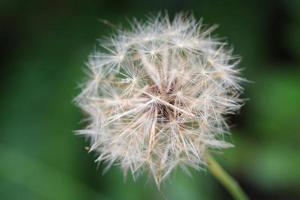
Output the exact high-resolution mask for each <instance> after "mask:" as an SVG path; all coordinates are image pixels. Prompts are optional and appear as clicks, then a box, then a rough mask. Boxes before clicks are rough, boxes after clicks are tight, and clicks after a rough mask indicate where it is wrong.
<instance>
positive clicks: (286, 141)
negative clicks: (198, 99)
mask: <svg viewBox="0 0 300 200" xmlns="http://www.w3.org/2000/svg"><path fill="white" fill-rule="evenodd" d="M160 10H169V13H170V14H171V15H173V14H174V13H175V12H177V11H182V10H188V11H193V13H194V15H195V16H196V17H197V18H200V17H203V18H204V22H205V23H207V24H215V23H216V24H219V25H220V27H219V28H218V30H217V31H216V36H221V37H223V36H226V38H225V39H226V40H227V41H228V42H229V43H230V44H234V48H235V52H236V54H239V55H241V57H242V62H241V66H242V67H243V68H245V70H244V72H243V74H244V75H245V76H246V77H247V78H248V79H249V80H251V81H252V83H250V84H246V85H245V87H246V90H245V94H244V98H246V99H248V100H247V102H246V105H245V106H244V107H243V109H242V110H241V112H240V114H239V115H238V116H234V117H231V118H230V121H231V124H232V125H233V127H232V133H233V134H232V136H231V138H230V140H232V142H233V143H234V144H235V148H232V149H228V150H226V151H225V152H224V155H217V156H218V159H219V160H220V161H221V163H222V164H223V165H224V166H225V168H226V169H228V171H229V172H230V173H231V174H232V175H233V176H235V177H236V178H237V179H238V181H239V182H240V183H241V185H242V187H243V188H244V189H245V190H246V192H247V193H248V194H249V196H250V197H251V199H300V170H299V169H300V156H299V150H300V66H299V64H300V37H299V35H300V1H297V0H294V1H293V0H291V1H284V0H274V1H271V0H269V1H259V0H254V1H238V0H228V1H217V0H215V1H209V0H197V1H196V0H194V1H193V0H186V1H181V0H166V1H161V0H152V1H135V0H124V1H112V0H111V1H104V0H102V1H96V0H91V1H78V0H77V1H70V0H52V1H49V0H43V1H37V0H28V1H20V0H2V1H1V2H0V23H1V28H0V41H1V46H0V52H1V53H0V58H1V59H0V60H1V73H0V81H1V84H0V90H1V99H0V105H1V108H2V109H1V115H0V128H1V129H0V130H1V133H0V134H1V135H0V136H1V140H0V199H22V200H26V199H51V200H52V199H64V200H68V199H72V200H76V199H98V200H100V199H103V200H104V199H109V200H120V199H124V200H125V199H128V200H135V199H136V200H140V199H144V200H147V199H151V200H153V199H170V200H171V199H172V200H177V199H178V200H181V199H187V200H196V199H207V200H209V199H230V196H229V195H228V194H227V192H226V191H225V190H224V189H223V188H222V187H221V186H220V185H219V183H217V181H215V179H214V178H213V177H211V175H210V174H209V173H207V172H205V171H203V172H196V171H194V170H191V176H187V175H186V174H184V173H183V172H181V171H180V170H178V171H176V172H175V173H173V174H172V175H171V177H170V179H169V180H168V181H167V182H166V183H164V185H163V187H162V189H161V191H158V190H157V189H156V188H155V185H154V184H153V181H152V180H151V179H149V178H148V177H147V176H146V175H145V176H142V177H140V178H139V179H138V180H137V181H136V182H134V181H133V180H132V178H131V177H127V179H126V180H125V181H124V178H123V175H122V173H121V172H120V170H119V169H118V168H117V167H114V168H113V169H111V170H109V171H108V172H107V173H106V174H104V175H102V170H103V167H104V166H103V165H101V164H100V165H99V166H97V165H96V164H95V163H94V162H93V160H94V158H95V156H94V155H92V154H88V153H87V152H86V150H85V148H84V147H85V146H86V145H87V142H86V141H85V139H84V138H81V137H78V136H75V135H74V133H73V130H76V129H79V128H80V127H82V126H83V124H80V123H79V122H80V120H81V119H82V116H81V113H80V111H79V109H77V108H76V107H75V106H74V105H73V103H72V99H73V97H74V96H76V94H77V93H78V92H79V89H78V88H77V84H78V83H80V82H81V81H82V80H83V77H84V73H83V66H84V62H85V61H86V58H87V55H88V54H89V52H90V51H91V50H92V49H93V48H94V45H95V42H96V39H97V38H99V37H102V36H104V35H105V34H108V33H110V32H111V29H110V27H108V26H106V25H105V24H103V23H101V22H100V21H101V19H106V20H108V21H110V22H111V23H112V24H121V23H125V24H126V21H127V18H128V19H130V18H132V17H133V16H135V17H137V18H144V17H145V14H148V13H150V12H157V11H160ZM125 26H126V25H125Z"/></svg>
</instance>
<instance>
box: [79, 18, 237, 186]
mask: <svg viewBox="0 0 300 200" xmlns="http://www.w3.org/2000/svg"><path fill="white" fill-rule="evenodd" d="M214 28H215V27H210V28H207V27H205V26H204V25H203V24H202V23H201V22H197V21H196V20H195V19H194V18H193V17H192V16H186V15H182V14H178V15H176V16H175V17H174V19H173V20H172V21H170V20H169V17H168V16H167V15H160V16H158V17H155V18H152V19H149V20H148V21H146V22H136V21H135V22H134V23H132V31H130V32H129V31H118V33H117V34H116V35H115V36H113V37H112V38H110V39H108V40H106V41H105V42H103V41H102V42H101V45H100V46H101V48H102V50H101V51H96V52H94V53H92V54H91V55H90V57H89V62H88V68H89V72H90V73H89V79H88V80H87V82H86V83H85V84H84V86H83V87H82V92H81V94H80V95H79V96H78V97H77V98H76V102H77V104H78V105H79V106H80V107H81V108H82V109H83V110H84V111H85V112H86V113H87V115H88V122H89V124H88V126H87V127H86V128H85V129H83V130H81V131H79V133H81V134H84V135H86V136H88V137H89V138H90V139H91V147H90V150H91V151H95V152H97V155H98V158H97V161H99V162H100V161H106V162H107V163H108V167H109V166H111V165H112V164H118V165H120V167H121V168H122V169H123V170H124V173H125V174H127V172H128V171H131V173H132V174H133V176H135V175H137V174H138V172H141V171H144V170H149V171H150V172H151V173H152V174H153V176H154V179H155V181H156V183H157V185H158V186H159V185H160V183H161V181H162V180H163V179H165V178H166V177H167V176H168V175H169V173H170V172H171V171H172V169H174V167H176V166H181V167H182V168H184V169H186V166H191V167H193V168H196V169H199V167H200V166H201V164H205V160H204V159H203V154H204V153H205V151H206V150H207V149H222V148H227V147H230V146H232V145H231V144H229V143H227V142H225V141H224V137H223V135H222V134H223V133H224V132H226V130H227V124H226V122H225V119H224V117H225V116H226V115H227V114H232V113H234V112H235V111H236V110H238V109H239V108H240V105H241V101H240V99H239V94H240V92H241V90H242V88H241V87H240V85H239V82H240V81H241V80H242V79H241V78H240V77H239V70H238V69H236V68H235V67H236V65H237V63H238V59H237V58H236V57H233V56H232V55H231V53H232V51H231V50H228V49H226V44H225V43H222V42H220V41H218V40H216V39H213V38H211V36H210V33H211V32H212V31H213V30H214Z"/></svg>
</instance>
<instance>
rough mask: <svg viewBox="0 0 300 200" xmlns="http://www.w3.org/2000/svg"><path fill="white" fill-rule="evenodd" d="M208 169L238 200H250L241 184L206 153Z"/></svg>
mask: <svg viewBox="0 0 300 200" xmlns="http://www.w3.org/2000/svg"><path fill="white" fill-rule="evenodd" d="M206 162H207V167H208V169H209V170H210V172H211V173H212V174H213V175H214V176H215V177H216V179H218V180H219V181H220V183H221V184H222V185H223V186H224V187H225V188H226V189H227V190H228V191H229V192H230V194H231V195H232V196H233V198H234V199H236V200H248V199H249V198H248V197H247V195H246V194H245V193H244V191H243V190H242V188H241V187H240V186H239V184H238V183H237V182H236V181H235V180H234V179H233V178H232V177H231V176H230V175H229V174H228V173H227V172H226V171H225V170H224V169H223V168H222V167H221V166H220V165H219V163H217V161H215V159H214V158H213V157H212V156H211V155H210V154H209V153H206Z"/></svg>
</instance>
